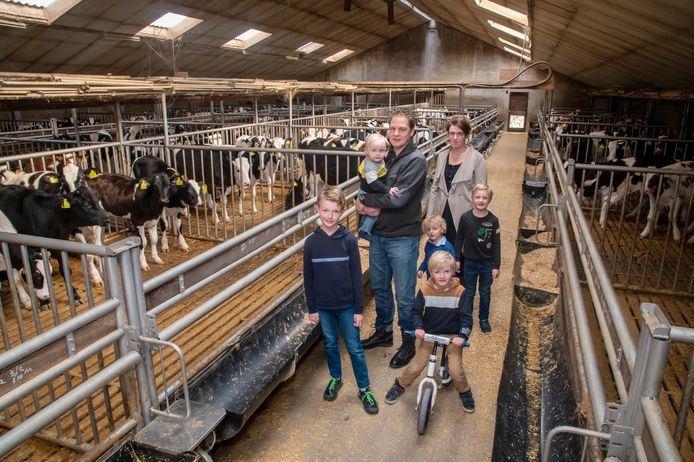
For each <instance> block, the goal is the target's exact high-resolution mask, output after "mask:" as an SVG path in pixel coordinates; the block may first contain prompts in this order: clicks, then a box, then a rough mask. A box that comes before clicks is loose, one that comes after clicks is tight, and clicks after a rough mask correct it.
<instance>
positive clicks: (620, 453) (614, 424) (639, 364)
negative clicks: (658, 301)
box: [540, 117, 694, 460]
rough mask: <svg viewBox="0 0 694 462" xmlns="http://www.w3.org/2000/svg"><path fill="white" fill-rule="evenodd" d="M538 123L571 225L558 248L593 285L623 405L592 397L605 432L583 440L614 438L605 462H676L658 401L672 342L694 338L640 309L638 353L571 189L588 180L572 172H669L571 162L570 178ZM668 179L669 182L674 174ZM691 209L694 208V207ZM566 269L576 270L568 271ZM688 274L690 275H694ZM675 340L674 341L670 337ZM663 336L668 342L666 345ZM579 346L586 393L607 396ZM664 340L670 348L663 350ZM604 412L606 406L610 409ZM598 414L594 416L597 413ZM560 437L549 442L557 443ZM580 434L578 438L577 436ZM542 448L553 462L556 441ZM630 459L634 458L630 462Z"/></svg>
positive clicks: (584, 341)
mask: <svg viewBox="0 0 694 462" xmlns="http://www.w3.org/2000/svg"><path fill="white" fill-rule="evenodd" d="M540 120H541V124H542V133H543V138H544V141H543V146H542V150H543V157H544V159H546V163H547V174H548V180H549V183H550V185H552V191H553V192H552V194H551V195H550V198H553V199H552V200H555V201H556V202H557V203H558V204H559V210H560V211H559V212H558V213H557V215H558V218H560V220H559V223H560V224H561V223H563V222H564V221H563V218H562V217H563V216H564V214H566V216H567V217H568V219H569V221H568V222H567V224H569V223H570V228H569V227H568V226H564V227H562V228H561V229H560V230H559V231H560V241H561V242H562V243H563V245H562V248H563V249H564V253H565V254H566V252H569V253H571V251H569V250H567V248H568V247H569V246H570V245H571V243H572V242H573V245H575V246H576V247H577V249H576V250H575V251H574V252H575V253H576V255H577V256H578V257H579V260H580V262H581V265H582V266H583V270H584V273H585V275H586V276H587V277H588V278H587V280H586V281H585V282H586V283H587V285H588V288H589V291H590V296H591V302H592V304H593V305H594V308H595V314H596V317H597V319H598V324H599V327H600V331H601V336H602V340H603V342H604V344H605V350H606V351H607V353H608V360H609V364H610V369H611V371H612V376H613V379H614V380H615V384H616V388H617V391H618V395H619V398H620V402H621V403H622V404H614V403H605V402H604V399H603V398H600V397H599V396H596V394H595V393H593V392H592V391H591V392H590V393H589V394H588V396H589V397H590V402H589V403H588V404H589V406H590V407H591V409H593V415H594V417H595V423H594V425H593V427H594V428H596V429H600V430H602V432H601V434H598V433H596V434H588V433H584V434H585V435H586V436H587V437H598V438H602V439H606V438H608V437H607V436H606V434H607V435H609V446H608V456H610V457H617V458H618V459H619V460H627V458H628V459H629V460H679V454H678V452H677V445H679V440H678V441H677V442H676V443H675V440H674V439H673V437H672V436H671V433H672V431H671V430H670V429H669V428H668V425H667V424H666V423H665V421H664V419H663V417H662V410H661V409H660V405H659V403H658V401H657V398H658V394H659V392H660V389H661V381H662V371H663V368H664V366H665V364H666V362H667V350H668V347H669V344H670V340H672V341H678V340H679V341H692V340H694V335H693V334H692V333H691V332H694V330H692V329H689V328H683V327H676V326H673V327H670V326H669V324H668V323H667V320H666V319H665V317H664V316H663V315H662V312H660V310H659V308H658V307H656V306H655V305H651V304H645V305H642V308H641V311H642V316H643V318H644V327H643V328H642V329H641V341H640V343H639V347H638V349H637V347H636V344H635V342H634V339H633V338H632V337H631V334H630V333H629V329H628V328H627V326H626V319H625V315H624V313H623V311H622V309H621V307H620V306H619V302H618V299H617V297H616V294H615V292H614V287H615V286H616V285H615V284H614V283H613V279H612V277H611V276H612V275H611V270H613V268H614V267H610V266H608V264H607V262H604V261H603V259H602V257H601V254H602V253H603V252H602V251H601V250H600V245H601V244H598V242H596V241H597V239H595V238H594V235H593V232H592V230H593V229H595V226H594V224H593V223H592V222H591V218H590V216H591V215H590V214H588V216H586V215H584V207H582V206H581V199H580V197H581V195H580V194H578V195H577V193H576V188H575V187H573V183H572V181H570V180H572V179H573V178H578V177H581V178H582V179H581V182H579V184H582V181H583V179H584V177H585V175H584V174H583V173H581V174H579V175H576V174H574V171H580V170H584V171H586V172H587V171H589V170H600V172H599V173H598V176H599V175H606V176H607V175H609V176H610V178H614V175H615V173H616V172H620V171H621V172H627V175H629V176H631V177H636V176H637V175H638V174H639V173H640V174H641V175H647V174H663V173H664V172H663V171H662V170H659V169H640V170H639V169H637V170H632V169H629V168H623V170H622V168H618V167H615V168H610V169H605V170H602V169H603V166H595V165H586V164H575V165H574V164H573V162H571V163H570V166H569V169H568V170H569V171H568V172H567V171H565V168H564V165H563V159H562V158H561V156H560V153H559V152H558V150H557V147H556V145H555V143H554V142H552V141H548V140H552V138H551V137H550V135H551V133H550V132H549V130H548V129H547V125H546V122H545V120H543V119H542V117H540ZM667 173H669V174H672V171H670V172H667ZM685 176H686V177H689V176H690V174H688V173H682V177H685ZM675 183H676V184H680V181H675ZM579 189H580V188H579ZM579 192H580V191H579ZM640 195H641V196H642V195H643V190H641V193H640ZM607 199H609V196H607ZM607 199H606V200H607ZM687 208H691V206H688V207H687ZM593 211H594V209H593ZM622 216H623V214H622ZM603 244H604V243H603ZM567 265H568V266H571V265H569V264H568V263H567ZM661 269H662V268H661ZM688 274H689V275H691V271H690V273H688ZM567 277H569V279H571V278H574V279H575V277H576V275H574V276H572V273H571V272H569V273H567ZM689 277H691V276H689ZM574 286H575V284H574ZM570 291H571V292H572V293H575V295H576V296H575V297H573V298H574V303H572V304H571V309H572V310H573V312H574V313H576V314H580V310H577V308H580V307H582V306H584V305H583V301H582V297H583V295H582V294H581V289H580V288H576V287H573V286H572V287H571V288H570ZM575 322H576V325H577V327H576V329H577V330H578V331H579V332H582V331H585V332H589V331H590V327H589V325H588V323H587V319H586V318H585V317H584V316H576V317H575ZM671 332H672V336H671V337H669V336H670V333H671ZM666 334H667V336H668V337H669V338H667V337H665V335H666ZM579 340H580V341H579V344H580V349H581V351H582V353H583V357H581V356H580V354H579V355H578V356H576V357H577V358H579V360H581V361H582V363H583V366H584V367H583V368H582V369H583V370H585V374H586V379H587V384H588V388H589V390H594V389H598V390H599V389H602V383H603V381H604V380H607V379H608V378H606V377H605V378H603V377H601V375H600V373H599V371H597V370H596V369H595V368H594V367H592V365H594V364H595V363H596V362H597V359H596V357H595V352H594V348H593V346H592V342H593V340H592V338H591V337H590V336H588V337H587V338H586V337H585V336H584V337H580V338H579ZM663 340H665V341H664V342H663ZM693 363H694V361H693ZM589 366H591V367H589ZM691 367H692V366H691V365H690V369H689V370H688V375H692V374H694V371H692V369H691ZM693 385H694V382H693ZM603 397H604V395H603ZM606 404H607V406H606V407H605V405H606ZM596 409H597V412H595V410H596ZM603 410H604V413H603ZM688 412H689V402H686V403H684V402H683V403H682V404H681V405H680V409H679V411H678V422H679V421H681V420H682V419H686V415H687V413H688ZM601 413H602V414H601ZM683 416H684V417H683ZM565 430H566V429H564V430H561V431H565ZM558 431H559V430H557V431H556V432H554V433H550V434H551V435H554V434H555V433H557V432H558ZM566 431H571V430H566ZM577 432H578V433H580V431H578V430H577ZM674 434H675V437H676V438H681V432H678V430H677V428H675V431H674ZM644 438H645V439H649V441H655V442H656V444H655V446H649V445H644V444H642V441H643V440H644ZM545 444H546V445H545V453H544V454H543V457H544V458H546V457H548V455H549V451H550V445H551V438H549V439H548V440H546V441H545ZM651 448H654V449H651ZM653 450H655V453H653V452H652V451H653ZM629 453H630V454H631V456H629V457H627V454H629ZM545 460H546V459H545ZM582 460H584V459H582Z"/></svg>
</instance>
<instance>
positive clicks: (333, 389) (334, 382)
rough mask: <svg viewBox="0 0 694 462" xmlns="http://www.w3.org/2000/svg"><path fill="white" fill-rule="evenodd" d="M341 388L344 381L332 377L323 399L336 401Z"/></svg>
mask: <svg viewBox="0 0 694 462" xmlns="http://www.w3.org/2000/svg"><path fill="white" fill-rule="evenodd" d="M340 388H342V380H340V379H336V378H335V377H330V380H329V381H328V386H327V387H325V391H324V392H323V399H324V400H326V401H335V399H336V398H337V392H338V391H340Z"/></svg>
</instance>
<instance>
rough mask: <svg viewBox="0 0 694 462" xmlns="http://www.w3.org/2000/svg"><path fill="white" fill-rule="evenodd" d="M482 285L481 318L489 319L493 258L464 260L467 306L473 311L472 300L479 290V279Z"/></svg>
mask: <svg viewBox="0 0 694 462" xmlns="http://www.w3.org/2000/svg"><path fill="white" fill-rule="evenodd" d="M478 280H479V287H480V313H479V319H489V304H490V301H491V292H492V281H493V279H492V262H491V260H471V259H469V258H466V259H465V260H464V262H463V286H464V287H465V307H466V309H469V310H470V313H472V301H473V299H474V298H475V292H476V291H477V281H478Z"/></svg>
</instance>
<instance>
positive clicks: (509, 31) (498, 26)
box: [487, 19, 528, 40]
mask: <svg viewBox="0 0 694 462" xmlns="http://www.w3.org/2000/svg"><path fill="white" fill-rule="evenodd" d="M487 22H488V23H489V25H490V26H492V27H493V28H494V29H498V30H500V31H501V32H505V33H507V34H509V35H512V36H514V37H516V38H519V39H521V40H527V39H528V37H527V36H526V35H525V32H520V31H517V30H516V29H511V28H510V27H506V26H504V25H503V24H499V23H498V22H494V21H492V20H490V19H487Z"/></svg>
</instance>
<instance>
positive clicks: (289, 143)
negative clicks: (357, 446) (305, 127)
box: [284, 140, 292, 146]
mask: <svg viewBox="0 0 694 462" xmlns="http://www.w3.org/2000/svg"><path fill="white" fill-rule="evenodd" d="M284 145H285V146H291V145H292V140H284Z"/></svg>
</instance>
